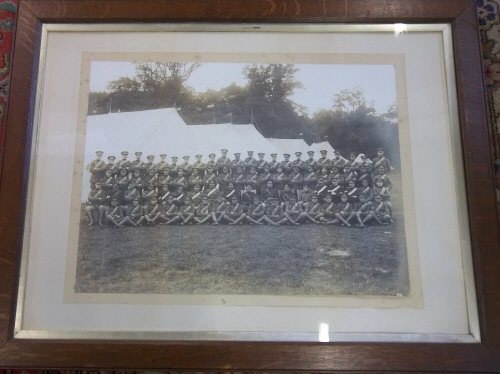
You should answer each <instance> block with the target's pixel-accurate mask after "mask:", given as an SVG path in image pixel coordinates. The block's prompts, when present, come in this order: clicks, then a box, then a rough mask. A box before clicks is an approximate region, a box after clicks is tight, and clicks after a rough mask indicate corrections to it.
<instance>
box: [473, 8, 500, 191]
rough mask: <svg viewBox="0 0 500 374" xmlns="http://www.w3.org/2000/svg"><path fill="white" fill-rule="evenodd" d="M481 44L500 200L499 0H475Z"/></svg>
mask: <svg viewBox="0 0 500 374" xmlns="http://www.w3.org/2000/svg"><path fill="white" fill-rule="evenodd" d="M476 5H477V15H478V20H479V30H480V32H481V42H482V44H483V65H484V75H485V84H486V90H487V96H488V110H489V116H490V120H491V124H492V126H493V131H492V133H493V134H494V139H492V141H493V142H494V143H495V150H496V152H495V158H496V160H495V169H496V170H495V172H496V181H497V198H498V200H499V201H500V18H499V13H498V10H499V7H500V0H476Z"/></svg>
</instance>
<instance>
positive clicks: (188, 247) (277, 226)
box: [74, 60, 432, 298]
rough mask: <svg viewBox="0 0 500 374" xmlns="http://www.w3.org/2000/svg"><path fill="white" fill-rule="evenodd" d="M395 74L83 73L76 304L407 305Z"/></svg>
mask: <svg viewBox="0 0 500 374" xmlns="http://www.w3.org/2000/svg"><path fill="white" fill-rule="evenodd" d="M396 76H397V75H396V72H395V67H394V66H393V65H391V64H368V63H367V64H341V63H323V64H320V63H295V64H291V63H268V62H262V63H256V62H249V63H245V62H194V61H133V60H130V61H92V62H91V64H90V81H89V92H88V110H87V116H86V127H85V145H84V157H83V164H80V167H81V168H82V170H79V172H80V173H81V175H82V185H81V201H80V206H79V208H80V210H79V217H80V218H79V222H80V223H79V234H78V249H77V261H76V264H77V265H76V279H75V283H74V292H75V294H161V295H241V296H244V295H266V296H298V297H301V296H319V297H337V296H376V297H396V298H405V297H408V296H409V295H410V290H411V287H410V280H409V279H410V277H409V270H408V267H409V264H408V253H407V244H406V242H407V240H406V234H405V222H404V204H403V201H404V198H403V192H404V191H403V188H402V177H401V171H402V168H403V167H404V166H403V165H402V162H401V157H400V140H399V139H400V134H399V133H400V129H399V128H398V123H399V122H398V105H397V103H398V100H397V96H398V93H397V84H396ZM77 171H78V170H77ZM431 183H432V181H429V188H432V186H431Z"/></svg>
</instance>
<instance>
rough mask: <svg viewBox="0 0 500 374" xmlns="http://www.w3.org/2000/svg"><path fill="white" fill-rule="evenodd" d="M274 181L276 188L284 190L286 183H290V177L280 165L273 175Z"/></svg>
mask: <svg viewBox="0 0 500 374" xmlns="http://www.w3.org/2000/svg"><path fill="white" fill-rule="evenodd" d="M273 181H274V184H275V185H276V188H277V189H278V190H282V189H283V187H284V186H285V184H288V183H290V177H289V176H288V175H286V174H285V172H284V171H283V168H282V167H281V166H278V167H277V168H276V174H274V175H273Z"/></svg>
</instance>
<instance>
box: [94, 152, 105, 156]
mask: <svg viewBox="0 0 500 374" xmlns="http://www.w3.org/2000/svg"><path fill="white" fill-rule="evenodd" d="M95 154H96V155H101V156H102V155H103V154H104V152H103V151H97V152H96V153H95Z"/></svg>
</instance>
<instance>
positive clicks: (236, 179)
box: [233, 166, 246, 191]
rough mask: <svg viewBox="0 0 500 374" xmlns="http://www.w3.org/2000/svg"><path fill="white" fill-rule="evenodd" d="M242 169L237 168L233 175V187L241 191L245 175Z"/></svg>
mask: <svg viewBox="0 0 500 374" xmlns="http://www.w3.org/2000/svg"><path fill="white" fill-rule="evenodd" d="M243 170H244V169H243V168H242V167H241V166H237V167H236V169H235V171H234V174H233V185H234V187H235V188H236V189H237V190H238V191H241V190H242V189H243V187H244V185H245V181H246V178H245V174H243Z"/></svg>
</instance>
